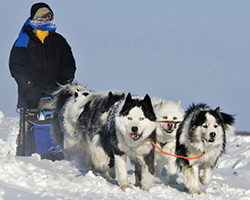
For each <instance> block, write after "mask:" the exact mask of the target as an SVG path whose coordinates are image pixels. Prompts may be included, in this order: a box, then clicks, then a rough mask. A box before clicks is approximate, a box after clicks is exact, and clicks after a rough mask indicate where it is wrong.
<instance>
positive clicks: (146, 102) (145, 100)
mask: <svg viewBox="0 0 250 200" xmlns="http://www.w3.org/2000/svg"><path fill="white" fill-rule="evenodd" d="M142 101H143V103H144V104H146V105H147V106H149V107H150V109H153V106H152V102H151V99H150V97H149V95H148V94H146V95H145V97H144V99H143V100H142Z"/></svg>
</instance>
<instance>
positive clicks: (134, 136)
mask: <svg viewBox="0 0 250 200" xmlns="http://www.w3.org/2000/svg"><path fill="white" fill-rule="evenodd" d="M137 137H138V135H136V134H130V135H129V138H130V139H134V138H137Z"/></svg>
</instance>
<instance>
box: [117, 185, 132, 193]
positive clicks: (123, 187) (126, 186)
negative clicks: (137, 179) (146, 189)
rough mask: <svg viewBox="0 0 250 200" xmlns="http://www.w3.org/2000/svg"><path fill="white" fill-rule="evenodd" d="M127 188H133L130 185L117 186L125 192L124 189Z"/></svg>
mask: <svg viewBox="0 0 250 200" xmlns="http://www.w3.org/2000/svg"><path fill="white" fill-rule="evenodd" d="M127 188H130V189H133V187H132V186H131V185H121V186H120V187H119V189H121V190H122V191H124V192H125V190H126V189H127Z"/></svg>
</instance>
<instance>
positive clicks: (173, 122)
mask: <svg viewBox="0 0 250 200" xmlns="http://www.w3.org/2000/svg"><path fill="white" fill-rule="evenodd" d="M157 122H159V123H168V124H174V128H176V125H177V124H178V123H181V121H171V120H165V121H157Z"/></svg>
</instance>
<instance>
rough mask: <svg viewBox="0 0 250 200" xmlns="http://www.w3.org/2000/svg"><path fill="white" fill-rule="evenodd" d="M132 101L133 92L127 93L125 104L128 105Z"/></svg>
mask: <svg viewBox="0 0 250 200" xmlns="http://www.w3.org/2000/svg"><path fill="white" fill-rule="evenodd" d="M131 101H132V97H131V93H130V92H129V93H128V94H127V97H126V99H125V103H124V105H128V104H129V103H130V102H131Z"/></svg>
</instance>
